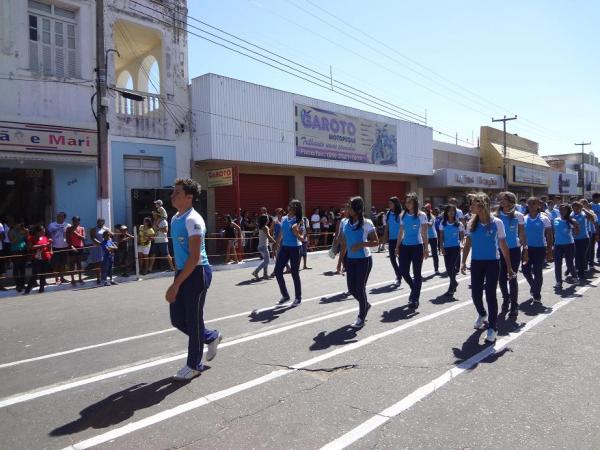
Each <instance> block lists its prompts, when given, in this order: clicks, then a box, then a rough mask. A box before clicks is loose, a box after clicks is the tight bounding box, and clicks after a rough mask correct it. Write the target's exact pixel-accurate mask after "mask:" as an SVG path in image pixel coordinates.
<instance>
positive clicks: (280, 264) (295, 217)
mask: <svg viewBox="0 0 600 450" xmlns="http://www.w3.org/2000/svg"><path fill="white" fill-rule="evenodd" d="M303 222H304V221H303V215H302V203H300V201H298V200H292V201H291V202H290V204H289V205H288V213H287V216H284V217H283V218H282V219H281V234H280V236H279V239H278V242H277V244H278V247H279V253H278V254H277V260H276V261H275V270H274V271H273V273H274V274H275V278H277V284H279V290H280V291H281V299H280V300H279V302H278V303H277V304H278V305H283V304H284V303H287V302H289V301H290V294H289V293H288V290H287V287H286V285H285V280H284V279H283V269H284V268H285V266H286V265H287V263H288V261H289V262H290V272H291V274H292V280H294V293H295V298H294V301H293V303H292V305H291V306H293V307H295V306H298V305H299V304H300V302H301V301H302V285H301V283H300V255H301V250H302V243H303V242H304V240H305V239H306V233H307V232H308V229H305V226H304V223H303Z"/></svg>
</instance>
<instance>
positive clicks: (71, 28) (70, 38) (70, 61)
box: [67, 24, 79, 78]
mask: <svg viewBox="0 0 600 450" xmlns="http://www.w3.org/2000/svg"><path fill="white" fill-rule="evenodd" d="M77 68H78V66H77V49H76V45H75V25H70V24H67V75H68V76H69V77H71V78H77V77H78V76H79V70H77Z"/></svg>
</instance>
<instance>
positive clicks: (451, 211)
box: [440, 204, 465, 297]
mask: <svg viewBox="0 0 600 450" xmlns="http://www.w3.org/2000/svg"><path fill="white" fill-rule="evenodd" d="M464 237H465V226H464V225H463V224H462V222H461V221H460V220H459V219H458V217H457V215H456V206H454V205H453V204H448V206H446V208H445V209H444V215H443V217H442V222H441V223H440V243H441V247H442V255H443V256H444V264H445V266H446V272H448V277H449V278H450V285H449V286H448V292H446V293H445V294H444V295H446V296H448V297H451V296H453V295H454V293H455V292H456V288H457V287H458V282H457V281H456V275H457V270H456V265H457V264H456V260H457V259H460V248H461V246H462V244H463V241H464Z"/></svg>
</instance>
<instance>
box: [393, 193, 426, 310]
mask: <svg viewBox="0 0 600 450" xmlns="http://www.w3.org/2000/svg"><path fill="white" fill-rule="evenodd" d="M427 236H428V235H427V217H426V216H425V213H424V212H423V211H420V210H419V199H418V197H417V194H415V193H414V192H411V193H410V194H408V195H407V196H406V209H405V210H404V211H403V212H402V216H401V217H400V229H399V231H398V239H397V241H398V242H397V243H396V254H397V255H398V266H399V268H400V273H401V274H402V278H404V281H406V283H407V284H408V286H409V287H410V296H409V298H408V305H409V306H410V307H411V308H414V309H417V308H418V307H419V297H420V296H421V285H422V284H423V278H422V276H421V269H422V267H423V260H424V259H425V258H427V257H428V256H429V242H428V237H427ZM411 265H412V267H413V277H412V278H411V276H410V266H411Z"/></svg>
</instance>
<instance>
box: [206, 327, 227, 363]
mask: <svg viewBox="0 0 600 450" xmlns="http://www.w3.org/2000/svg"><path fill="white" fill-rule="evenodd" d="M222 340H223V335H222V334H221V332H220V331H217V337H216V338H215V340H214V341H212V342H210V343H208V344H206V360H207V361H212V360H213V359H215V356H217V349H218V348H219V344H220V343H221V341H222Z"/></svg>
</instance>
